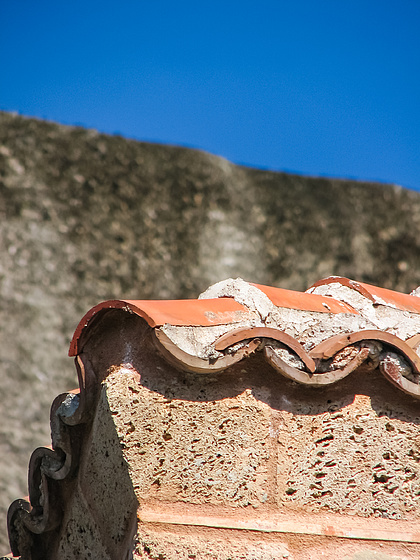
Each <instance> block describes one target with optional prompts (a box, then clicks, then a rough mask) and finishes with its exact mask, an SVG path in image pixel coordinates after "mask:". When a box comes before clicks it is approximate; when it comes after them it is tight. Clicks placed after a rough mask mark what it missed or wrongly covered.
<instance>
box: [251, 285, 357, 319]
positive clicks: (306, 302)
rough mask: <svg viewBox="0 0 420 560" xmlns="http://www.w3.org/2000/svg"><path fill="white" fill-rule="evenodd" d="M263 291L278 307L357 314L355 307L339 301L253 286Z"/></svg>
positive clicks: (304, 293)
mask: <svg viewBox="0 0 420 560" xmlns="http://www.w3.org/2000/svg"><path fill="white" fill-rule="evenodd" d="M251 285H252V286H255V287H256V288H258V289H259V290H261V291H262V292H263V293H264V294H265V295H266V296H267V297H268V298H269V299H270V300H271V301H272V302H273V303H274V305H276V306H277V307H287V308H289V309H302V310H305V311H316V312H318V313H357V311H356V310H355V309H353V307H351V306H350V305H348V304H347V303H343V302H341V301H337V300H335V299H333V298H330V297H324V296H320V295H317V294H308V293H306V292H295V291H293V290H285V289H283V288H273V287H271V286H262V285H260V284H252V283H251Z"/></svg>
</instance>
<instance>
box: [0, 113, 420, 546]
mask: <svg viewBox="0 0 420 560" xmlns="http://www.w3.org/2000/svg"><path fill="white" fill-rule="evenodd" d="M419 230H420V196H419V194H418V193H415V192H410V191H406V190H404V189H401V188H398V187H394V186H384V185H379V184H366V183H357V182H354V181H338V180H329V179H315V178H304V177H298V176H293V175H288V174H284V173H272V172H268V171H261V170H254V169H247V168H244V167H239V166H235V165H233V164H230V163H229V162H227V161H226V160H224V159H222V158H218V157H215V156H212V155H209V154H206V153H203V152H198V151H194V150H187V149H184V148H177V147H168V146H159V145H150V144H145V143H139V142H134V141H129V140H125V139H123V138H120V137H109V136H106V135H101V134H98V133H97V132H95V131H91V130H83V129H81V128H74V127H64V126H59V125H55V124H53V123H47V122H42V121H37V120H34V119H25V118H22V117H20V116H16V115H10V114H5V113H0V251H1V255H2V258H1V262H0V298H1V309H0V341H1V344H0V368H1V378H2V391H1V393H0V411H1V422H0V451H1V454H2V456H3V457H8V460H7V461H3V462H2V465H1V471H0V516H1V518H2V519H4V518H5V515H6V508H7V506H8V504H9V503H10V502H11V501H12V500H13V499H15V498H16V497H19V496H22V495H25V494H26V492H27V490H26V477H27V474H26V466H27V464H28V458H29V455H30V452H31V451H32V450H33V449H34V448H35V447H37V446H38V445H42V444H45V443H46V442H48V441H49V427H48V410H49V406H50V403H51V402H52V400H53V398H54V397H55V395H56V394H58V393H60V392H62V391H63V390H65V389H67V388H71V387H73V386H74V385H75V383H76V381H75V376H74V373H73V369H72V366H71V362H70V361H69V360H68V359H67V358H66V352H67V346H68V342H69V339H70V337H71V334H72V332H73V330H74V327H75V326H76V324H77V321H78V320H79V318H80V317H81V316H82V315H83V314H84V312H85V311H86V310H87V309H88V308H89V307H91V306H92V305H94V304H96V303H97V302H98V301H99V300H103V299H108V298H111V297H126V298H161V297H169V298H170V297H190V296H192V297H196V296H197V295H198V294H199V293H200V292H202V291H203V290H204V289H205V288H207V287H208V286H209V285H210V284H212V283H213V282H216V281H218V280H220V279H222V278H226V277H228V276H233V277H236V276H242V277H243V278H245V279H249V280H253V281H256V282H260V283H265V284H272V285H279V286H283V287H288V288H293V289H306V288H307V287H308V286H309V285H310V284H311V283H312V282H313V281H315V280H317V279H319V278H320V277H323V276H327V275H329V274H340V275H344V276H350V277H354V278H357V279H359V280H365V281H368V282H371V283H374V284H377V285H382V286H387V287H392V288H395V289H398V290H402V291H410V290H412V289H413V288H415V287H416V286H417V285H419V284H420V231H419ZM7 548H8V547H7V542H6V538H5V533H4V530H2V531H0V550H2V549H3V550H4V551H6V550H7Z"/></svg>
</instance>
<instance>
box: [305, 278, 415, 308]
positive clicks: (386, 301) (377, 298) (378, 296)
mask: <svg viewBox="0 0 420 560" xmlns="http://www.w3.org/2000/svg"><path fill="white" fill-rule="evenodd" d="M334 283H338V284H341V285H342V286H347V287H348V288H351V289H352V290H356V291H357V292H359V293H360V294H362V295H363V296H365V297H366V298H368V299H370V300H371V301H372V302H373V303H374V304H375V305H388V306H390V307H395V308H396V309H400V310H401V311H410V312H411V313H420V298H419V297H417V296H412V295H409V294H402V293H401V292H395V291H394V290H389V289H387V288H379V287H377V286H372V285H370V284H365V283H364V282H356V281H355V280H350V279H349V278H344V277H342V276H330V277H329V278H325V279H323V280H319V281H318V282H315V284H313V285H312V286H311V288H315V287H317V286H323V285H326V284H334Z"/></svg>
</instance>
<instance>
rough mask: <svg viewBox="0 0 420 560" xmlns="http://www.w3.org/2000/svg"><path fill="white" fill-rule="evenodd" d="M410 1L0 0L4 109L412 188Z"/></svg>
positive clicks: (417, 11) (416, 158) (414, 50)
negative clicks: (60, 0)
mask: <svg viewBox="0 0 420 560" xmlns="http://www.w3.org/2000/svg"><path fill="white" fill-rule="evenodd" d="M419 30H420V2H419V0H400V1H398V2H397V1H388V0H381V1H376V0H363V1H359V0H352V1H350V0H341V1H337V0H325V1H324V0H312V1H310V0H294V1H291V0H288V1H282V0H277V1H264V0H260V1H258V2H250V1H247V0H242V1H241V2H239V1H238V2H237V1H232V2H229V1H228V0H225V1H219V0H213V1H212V2H208V1H206V0H202V1H200V2H197V1H194V2H193V1H190V0H187V1H182V0H180V1H178V2H174V1H167V0H161V1H159V0H158V1H154V2H153V1H150V0H149V1H147V2H145V1H130V0H127V1H124V0H122V1H121V2H118V3H117V2H115V1H113V2H110V1H107V0H103V1H101V2H97V1H96V0H93V1H90V2H89V1H88V0H84V1H83V2H81V1H79V0H73V1H72V2H56V1H54V2H53V1H52V0H50V1H46V0H39V1H37V2H34V1H33V0H0V57H1V58H0V60H1V72H0V110H5V111H17V112H18V113H20V114H23V115H28V116H36V117H39V118H43V119H48V120H53V121H58V122H60V123H64V124H78V125H82V126H85V127H88V128H96V129H98V130H100V131H102V132H107V133H111V134H115V133H117V134H122V135H123V136H126V137H130V138H136V139H139V140H146V141H153V142H162V143H168V144H177V145H184V146H190V147H196V148H200V149H204V150H206V151H209V152H212V153H214V154H218V155H221V156H224V157H226V158H227V159H229V160H231V161H233V162H235V163H240V164H246V165H250V166H256V167H262V168H268V169H273V170H282V171H292V172H297V173H303V174H306V175H323V176H333V177H352V178H358V179H371V180H380V181H385V182H392V183H397V184H400V185H403V186H406V187H411V188H417V189H420V31H419Z"/></svg>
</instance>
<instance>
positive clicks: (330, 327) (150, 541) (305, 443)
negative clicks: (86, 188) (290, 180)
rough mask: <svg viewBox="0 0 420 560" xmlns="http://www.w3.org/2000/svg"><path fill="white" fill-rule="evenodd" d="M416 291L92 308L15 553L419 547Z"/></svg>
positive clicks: (16, 531)
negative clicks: (75, 386)
mask: <svg viewBox="0 0 420 560" xmlns="http://www.w3.org/2000/svg"><path fill="white" fill-rule="evenodd" d="M419 345H420V299H419V298H418V297H416V295H415V294H413V295H407V294H402V293H399V292H393V291H390V290H386V289H383V288H378V287H375V286H370V285H367V284H362V283H358V282H354V281H351V280H348V279H346V278H338V277H333V278H328V279H326V280H322V281H320V282H317V283H316V284H315V285H314V286H312V287H311V288H310V289H309V290H308V291H307V292H304V293H301V292H293V291H290V290H282V289H279V288H271V287H268V286H260V285H256V284H250V283H247V282H244V281H243V280H240V279H236V280H232V279H231V280H227V281H224V282H220V283H218V284H216V285H214V286H212V287H211V288H209V289H208V290H207V291H206V292H204V293H203V294H202V295H201V296H200V297H199V298H198V299H194V300H178V301H170V300H168V301H166V300H160V301H138V300H110V301H106V302H103V303H100V304H98V305H97V306H95V307H94V308H92V309H91V310H90V311H88V312H87V314H86V315H85V316H84V317H83V318H82V320H81V321H80V324H79V326H78V328H77V329H76V332H75V334H74V337H73V340H72V343H71V347H70V355H71V356H73V357H74V359H75V365H76V370H77V374H78V378H79V385H80V389H79V390H78V391H76V392H72V393H63V394H62V395H59V396H58V397H57V399H56V400H55V401H54V403H53V405H52V408H51V433H52V448H40V449H37V450H35V451H34V453H33V455H32V458H31V461H30V465H29V499H28V500H22V499H20V500H16V501H15V502H14V503H12V504H11V506H10V508H9V514H8V530H9V537H10V544H11V551H12V555H13V557H16V558H18V557H20V558H21V559H22V560H41V559H43V560H47V559H48V560H49V559H57V560H58V559H60V560H70V559H76V558H77V559H83V560H84V559H88V558H89V559H92V558H93V559H96V558H97V559H106V560H114V559H115V560H117V559H118V560H121V559H133V560H140V559H167V560H178V559H179V560H187V559H192V558H193V559H197V560H199V559H203V560H239V559H241V560H274V559H276V560H277V559H279V558H288V559H289V560H313V559H315V560H316V559H321V558H322V559H326V560H333V559H334V560H336V559H337V558H343V559H344V560H363V559H365V560H372V559H375V560H408V559H413V560H414V559H418V558H420V531H419V529H418V526H419V517H420V510H419V503H420V429H419V422H420V408H419V397H420V388H419V380H420V356H419V354H418V353H417V348H418V346H419Z"/></svg>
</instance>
